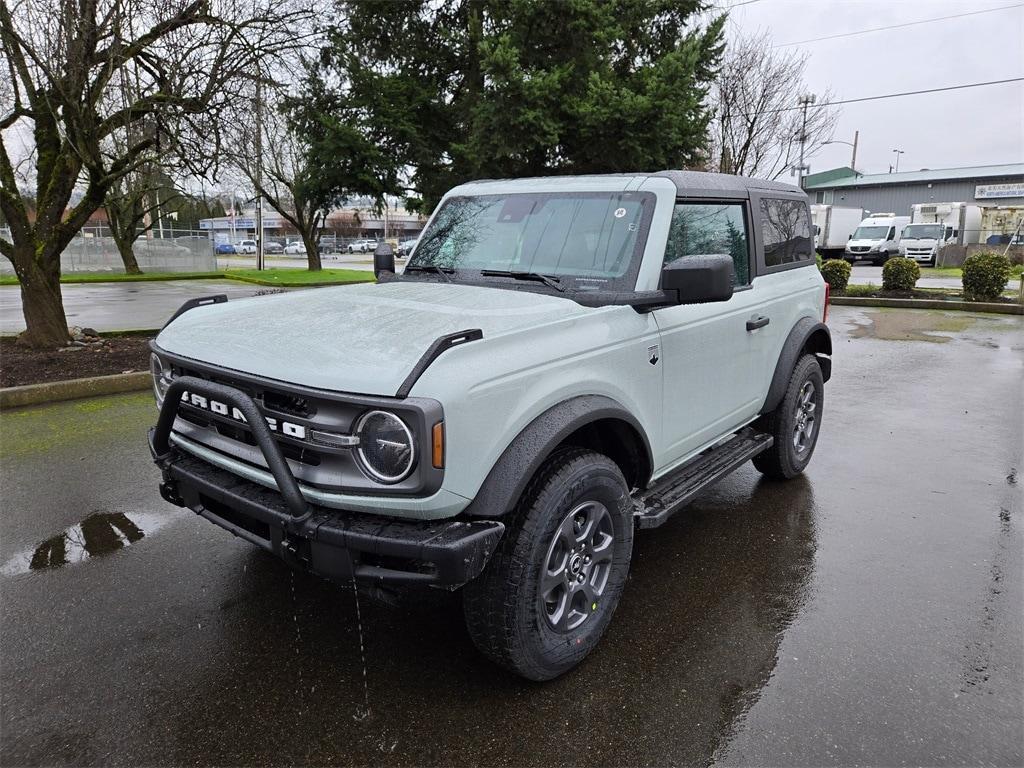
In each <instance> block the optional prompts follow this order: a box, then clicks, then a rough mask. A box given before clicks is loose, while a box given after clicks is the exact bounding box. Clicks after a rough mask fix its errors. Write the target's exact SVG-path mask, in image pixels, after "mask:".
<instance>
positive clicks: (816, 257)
mask: <svg viewBox="0 0 1024 768" xmlns="http://www.w3.org/2000/svg"><path fill="white" fill-rule="evenodd" d="M814 261H815V262H816V263H817V265H818V269H821V254H820V253H818V252H817V251H815V253H814Z"/></svg>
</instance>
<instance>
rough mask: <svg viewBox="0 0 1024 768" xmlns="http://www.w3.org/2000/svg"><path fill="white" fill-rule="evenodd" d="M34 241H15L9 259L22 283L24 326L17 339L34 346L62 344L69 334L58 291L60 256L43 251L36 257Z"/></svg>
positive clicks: (50, 346)
mask: <svg viewBox="0 0 1024 768" xmlns="http://www.w3.org/2000/svg"><path fill="white" fill-rule="evenodd" d="M33 245H34V243H29V244H28V247H27V248H26V247H25V246H24V245H22V246H21V247H18V246H17V245H16V246H15V251H14V259H12V261H13V262H14V266H15V270H16V271H17V273H18V278H19V281H20V283H21V308H22V313H23V314H24V315H25V330H24V331H22V333H21V335H19V336H18V343H19V344H24V345H26V346H29V347H35V348H36V349H55V348H57V347H63V346H64V345H65V344H67V342H68V340H69V339H70V336H69V334H68V321H67V318H66V317H65V315H64V304H63V302H62V301H61V295H60V257H59V256H58V255H55V254H48V253H45V252H44V253H42V254H40V255H39V258H38V259H36V258H34V254H33V253H32V248H33Z"/></svg>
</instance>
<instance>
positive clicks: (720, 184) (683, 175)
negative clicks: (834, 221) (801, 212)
mask: <svg viewBox="0 0 1024 768" xmlns="http://www.w3.org/2000/svg"><path fill="white" fill-rule="evenodd" d="M630 175H635V176H657V177H664V178H666V179H669V180H670V181H671V182H672V183H673V184H675V185H676V189H677V190H679V192H680V194H685V193H687V192H693V191H694V190H702V191H713V190H714V191H720V192H721V193H722V194H723V195H724V194H726V193H729V192H741V191H742V192H744V193H746V192H749V191H751V190H753V191H755V192H788V193H791V194H798V195H806V194H807V193H806V192H805V191H804V190H802V189H800V187H797V186H795V185H793V184H783V183H782V182H781V181H771V180H769V179H752V178H750V177H749V176H732V175H730V174H728V173H704V172H702V171H658V172H657V173H637V174H630Z"/></svg>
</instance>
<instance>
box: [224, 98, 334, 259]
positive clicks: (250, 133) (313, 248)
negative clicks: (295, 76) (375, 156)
mask: <svg viewBox="0 0 1024 768" xmlns="http://www.w3.org/2000/svg"><path fill="white" fill-rule="evenodd" d="M260 86H261V87H260V88H259V89H258V90H259V96H258V97H255V98H254V99H253V101H252V102H247V103H246V106H248V105H249V104H252V109H251V111H249V112H248V114H247V115H239V116H238V118H237V119H235V120H232V121H231V123H232V127H231V128H229V129H227V130H225V134H224V140H223V146H222V151H223V156H224V159H225V161H226V162H227V163H228V164H229V165H231V166H233V167H234V168H235V169H236V170H237V171H238V172H239V173H241V175H242V176H244V177H245V180H246V182H247V183H248V184H249V185H250V186H251V187H252V189H253V190H254V192H255V194H257V195H262V196H263V197H264V198H265V199H266V201H267V204H268V205H270V207H271V208H273V209H274V210H275V211H277V213H278V214H279V215H280V216H281V218H282V219H284V220H285V221H287V222H288V223H289V224H291V225H292V226H293V227H295V229H296V231H298V233H299V236H300V237H301V238H302V243H303V245H304V247H305V249H306V259H307V262H308V264H309V269H310V271H319V270H320V269H321V263H320V251H319V245H320V236H321V234H322V233H323V225H324V221H325V220H326V218H327V214H328V213H330V212H331V209H332V208H333V207H334V205H335V203H336V202H337V201H336V200H335V199H334V197H333V196H332V195H330V194H327V195H325V194H322V193H321V191H320V190H321V187H320V185H319V184H317V183H316V182H315V177H316V176H317V174H316V170H315V169H313V168H311V167H310V159H309V147H308V145H307V143H306V142H305V141H303V140H302V137H301V136H300V134H299V132H298V131H296V130H295V128H294V127H293V126H292V125H291V124H290V122H289V120H288V119H287V117H286V115H285V113H284V112H283V111H282V108H283V104H284V100H285V98H286V95H285V90H284V87H283V86H282V85H281V84H280V83H279V82H276V81H274V80H271V79H270V78H266V80H265V81H264V82H261V84H260ZM257 110H258V111H259V114H258V119H253V115H255V113H256V111H257Z"/></svg>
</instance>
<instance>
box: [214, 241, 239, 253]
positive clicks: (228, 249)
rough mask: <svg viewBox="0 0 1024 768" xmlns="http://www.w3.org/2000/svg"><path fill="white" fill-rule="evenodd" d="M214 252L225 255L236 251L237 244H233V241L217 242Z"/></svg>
mask: <svg viewBox="0 0 1024 768" xmlns="http://www.w3.org/2000/svg"><path fill="white" fill-rule="evenodd" d="M213 252H214V253H216V254H223V255H227V254H232V253H236V251H235V246H233V245H232V244H231V243H217V244H216V245H215V246H213Z"/></svg>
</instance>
